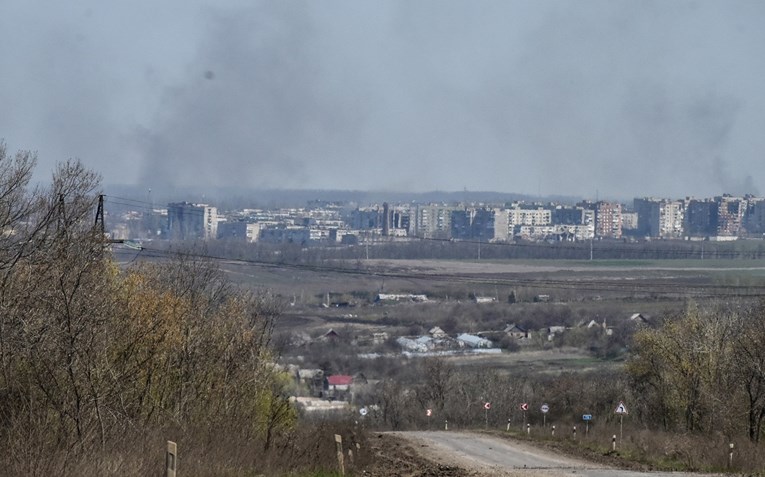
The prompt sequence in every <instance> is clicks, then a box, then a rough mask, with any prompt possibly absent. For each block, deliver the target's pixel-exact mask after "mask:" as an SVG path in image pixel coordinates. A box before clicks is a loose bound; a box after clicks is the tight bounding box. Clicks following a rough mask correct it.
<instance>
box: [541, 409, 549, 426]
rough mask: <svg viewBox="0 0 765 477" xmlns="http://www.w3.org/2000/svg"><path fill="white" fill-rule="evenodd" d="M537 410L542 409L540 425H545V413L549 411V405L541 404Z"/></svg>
mask: <svg viewBox="0 0 765 477" xmlns="http://www.w3.org/2000/svg"><path fill="white" fill-rule="evenodd" d="M539 410H540V411H542V427H547V413H548V412H550V406H548V405H547V404H542V407H540V408H539Z"/></svg>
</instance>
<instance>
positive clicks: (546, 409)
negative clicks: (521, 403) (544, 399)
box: [539, 404, 550, 414]
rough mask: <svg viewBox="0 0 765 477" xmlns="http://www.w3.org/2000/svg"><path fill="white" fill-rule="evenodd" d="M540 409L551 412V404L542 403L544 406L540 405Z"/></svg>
mask: <svg viewBox="0 0 765 477" xmlns="http://www.w3.org/2000/svg"><path fill="white" fill-rule="evenodd" d="M539 410H540V411H542V412H543V413H545V414H547V413H548V412H550V406H548V405H547V404H542V407H540V408H539Z"/></svg>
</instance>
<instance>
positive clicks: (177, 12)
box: [0, 0, 765, 200]
mask: <svg viewBox="0 0 765 477" xmlns="http://www.w3.org/2000/svg"><path fill="white" fill-rule="evenodd" d="M763 23H765V3H763V2H760V1H746V0H733V1H728V2H718V1H712V0H701V1H690V0H689V1H677V2H666V1H662V0H647V1H643V2H635V1H631V0H630V1H627V0H587V1H582V2H570V1H567V0H540V1H535V2H528V1H510V0H507V1H506V0H502V1H499V0H496V1H494V0H487V1H485V2H481V3H480V4H475V3H473V2H460V1H457V0H446V1H445V0H438V1H436V0H422V1H418V2H407V1H405V0H390V1H386V2H375V1H371V0H366V1H365V0H354V1H351V0H337V1H328V2H309V1H307V0H300V1H252V0H219V1H213V0H167V1H165V2H161V3H157V2H149V1H148V0H135V1H132V2H128V3H116V4H104V3H103V2H97V1H95V0H76V1H74V2H67V3H66V4H59V3H56V2H45V1H43V0H31V1H30V0H5V1H4V2H2V4H0V55H2V58H3V74H2V75H0V107H2V110H3V114H2V115H0V140H4V141H5V142H6V143H7V145H8V150H9V152H13V151H15V150H17V149H31V150H36V151H38V153H39V166H38V170H37V175H38V176H39V177H40V178H41V180H45V178H46V177H48V176H49V173H50V171H51V170H52V168H53V164H54V163H55V162H56V161H62V160H66V159H68V158H70V157H77V158H81V159H82V161H83V162H84V163H85V164H86V165H87V166H88V167H90V168H92V169H94V170H96V171H98V172H99V173H101V174H102V175H103V178H104V183H105V184H107V185H110V184H141V187H144V188H146V189H148V188H153V189H155V190H159V189H161V188H168V187H196V188H199V189H200V190H209V188H212V187H226V186H232V187H236V188H239V189H248V188H250V189H274V188H283V189H323V190H371V191H407V192H426V191H437V190H440V191H455V192H459V191H462V190H464V189H467V190H470V191H497V192H501V193H516V194H523V195H527V196H543V197H544V196H552V195H558V196H572V197H582V198H589V199H594V198H595V196H596V195H598V196H599V198H609V199H617V200H629V199H630V198H631V197H642V196H655V197H666V198H681V197H685V196H696V197H711V196H719V195H722V194H723V193H730V194H733V195H743V194H746V193H751V194H755V195H757V194H762V193H763V192H765V160H763V159H765V135H763V134H762V131H764V130H765V91H764V90H763V88H762V78H763V77H765V56H764V55H762V54H761V51H760V50H761V47H760V45H763V44H765V29H762V28H761V26H762V24H763ZM596 191H597V192H596Z"/></svg>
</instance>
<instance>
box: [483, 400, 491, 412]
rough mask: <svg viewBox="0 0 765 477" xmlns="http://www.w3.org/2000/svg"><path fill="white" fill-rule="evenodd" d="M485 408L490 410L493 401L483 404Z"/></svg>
mask: <svg viewBox="0 0 765 477" xmlns="http://www.w3.org/2000/svg"><path fill="white" fill-rule="evenodd" d="M483 408H484V409H486V410H487V411H488V410H489V409H491V403H490V402H487V403H486V404H484V405H483Z"/></svg>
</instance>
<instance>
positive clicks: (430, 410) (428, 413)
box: [425, 409, 433, 417]
mask: <svg viewBox="0 0 765 477" xmlns="http://www.w3.org/2000/svg"><path fill="white" fill-rule="evenodd" d="M425 415H426V416H428V417H430V416H432V415H433V410H432V409H428V410H426V411H425Z"/></svg>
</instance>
